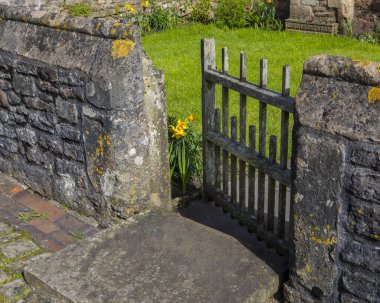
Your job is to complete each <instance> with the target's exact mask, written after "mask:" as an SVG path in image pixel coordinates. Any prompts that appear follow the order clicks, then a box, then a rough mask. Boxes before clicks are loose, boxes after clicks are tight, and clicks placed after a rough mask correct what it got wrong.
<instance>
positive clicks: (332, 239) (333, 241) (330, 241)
mask: <svg viewBox="0 0 380 303" xmlns="http://www.w3.org/2000/svg"><path fill="white" fill-rule="evenodd" d="M311 240H312V241H313V242H315V243H317V244H323V245H333V244H336V243H337V241H336V237H335V236H331V237H330V238H326V239H320V238H317V237H314V236H313V237H311Z"/></svg>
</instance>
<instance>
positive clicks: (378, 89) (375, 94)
mask: <svg viewBox="0 0 380 303" xmlns="http://www.w3.org/2000/svg"><path fill="white" fill-rule="evenodd" d="M377 101H380V85H378V86H375V87H372V88H371V90H370V91H369V92H368V102H369V103H376V102H377Z"/></svg>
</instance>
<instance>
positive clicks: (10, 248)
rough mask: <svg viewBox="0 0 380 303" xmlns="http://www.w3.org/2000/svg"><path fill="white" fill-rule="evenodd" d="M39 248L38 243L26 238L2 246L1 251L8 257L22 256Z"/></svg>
mask: <svg viewBox="0 0 380 303" xmlns="http://www.w3.org/2000/svg"><path fill="white" fill-rule="evenodd" d="M37 249H39V247H38V246H37V245H36V244H34V243H33V242H32V241H31V240H28V239H25V238H23V239H20V240H16V241H13V242H10V243H7V244H4V245H2V246H0V251H1V252H2V253H3V254H4V256H5V257H6V258H8V259H14V258H17V257H20V256H22V255H24V254H27V253H30V252H33V251H36V250H37Z"/></svg>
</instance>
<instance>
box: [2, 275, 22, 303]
mask: <svg viewBox="0 0 380 303" xmlns="http://www.w3.org/2000/svg"><path fill="white" fill-rule="evenodd" d="M25 287H26V283H25V282H24V280H23V279H17V280H14V281H12V282H9V283H7V284H4V285H2V286H0V293H1V294H2V295H4V296H5V298H6V299H7V300H9V301H10V300H13V299H14V298H15V297H16V296H17V295H18V294H20V293H21V292H22V291H23V290H24V288H25Z"/></svg>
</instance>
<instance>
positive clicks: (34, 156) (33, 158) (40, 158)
mask: <svg viewBox="0 0 380 303" xmlns="http://www.w3.org/2000/svg"><path fill="white" fill-rule="evenodd" d="M26 157H27V159H28V160H29V161H30V162H32V163H35V164H38V165H40V166H42V167H44V168H46V169H48V170H50V171H51V170H52V168H53V164H54V159H53V157H52V154H51V153H49V152H45V153H44V152H43V151H42V150H41V149H40V148H39V147H38V146H37V145H34V146H33V147H29V148H28V149H27V153H26Z"/></svg>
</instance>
